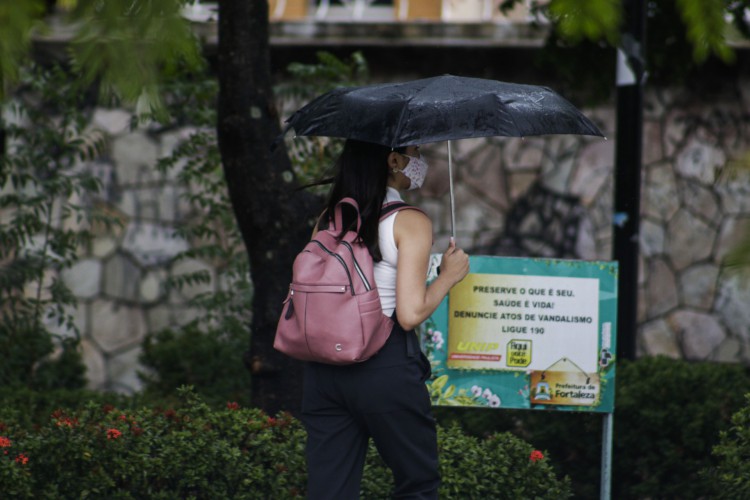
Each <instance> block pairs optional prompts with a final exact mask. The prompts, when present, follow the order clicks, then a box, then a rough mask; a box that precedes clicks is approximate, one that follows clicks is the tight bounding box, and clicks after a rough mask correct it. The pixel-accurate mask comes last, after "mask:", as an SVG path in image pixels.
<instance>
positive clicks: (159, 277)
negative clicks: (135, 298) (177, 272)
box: [139, 269, 167, 304]
mask: <svg viewBox="0 0 750 500" xmlns="http://www.w3.org/2000/svg"><path fill="white" fill-rule="evenodd" d="M166 279H167V274H166V272H165V271H163V270H161V269H154V270H151V271H149V272H147V273H146V275H145V276H144V277H143V279H142V280H141V283H140V287H139V294H140V300H141V302H143V303H146V304H150V303H153V302H157V301H158V300H160V299H162V298H164V296H165V293H166V290H165V282H166Z"/></svg>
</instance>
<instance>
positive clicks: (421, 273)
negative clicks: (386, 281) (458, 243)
mask: <svg viewBox="0 0 750 500" xmlns="http://www.w3.org/2000/svg"><path fill="white" fill-rule="evenodd" d="M393 233H394V238H395V240H396V247H397V248H398V268H397V274H396V315H397V316H398V322H399V323H400V324H401V326H402V327H403V328H404V329H405V330H411V329H412V328H415V327H416V326H418V325H419V324H421V323H422V322H423V321H424V320H425V319H427V318H428V317H429V316H430V315H431V314H432V313H433V312H434V311H435V309H437V307H438V305H440V302H441V301H442V300H443V298H444V297H445V296H446V294H447V293H448V291H449V290H450V289H451V287H453V285H455V284H456V283H458V282H459V281H461V280H462V279H463V278H464V276H466V274H467V273H468V272H469V257H468V256H467V255H466V254H465V253H464V251H463V250H461V249H459V248H456V247H455V245H454V244H453V243H451V246H449V247H448V250H446V252H445V253H444V254H443V261H442V263H441V265H440V268H441V272H440V275H439V276H438V277H437V278H436V279H435V280H434V281H433V282H432V283H431V284H430V286H429V287H428V286H427V285H426V283H425V282H426V278H427V265H428V261H429V258H430V251H431V249H432V222H431V221H430V219H429V218H428V217H427V216H425V215H424V214H423V213H421V212H418V211H416V210H404V211H402V212H399V214H398V216H397V218H396V222H395V224H394V229H393Z"/></svg>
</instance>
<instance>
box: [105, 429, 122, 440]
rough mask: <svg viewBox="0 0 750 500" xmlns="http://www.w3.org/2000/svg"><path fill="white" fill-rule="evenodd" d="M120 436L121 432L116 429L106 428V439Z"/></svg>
mask: <svg viewBox="0 0 750 500" xmlns="http://www.w3.org/2000/svg"><path fill="white" fill-rule="evenodd" d="M120 436H122V432H120V431H118V430H117V429H107V439H117V438H119V437H120Z"/></svg>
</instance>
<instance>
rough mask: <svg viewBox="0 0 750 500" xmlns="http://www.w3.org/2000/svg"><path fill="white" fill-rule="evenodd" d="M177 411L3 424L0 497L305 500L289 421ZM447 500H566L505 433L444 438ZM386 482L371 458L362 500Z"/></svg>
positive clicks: (195, 402)
mask: <svg viewBox="0 0 750 500" xmlns="http://www.w3.org/2000/svg"><path fill="white" fill-rule="evenodd" d="M180 397H181V400H182V402H181V404H180V405H179V406H178V407H176V408H175V409H164V408H160V407H156V406H152V407H141V408H140V409H131V410H122V409H118V408H116V407H114V406H112V405H109V404H102V403H101V401H96V402H91V403H89V404H87V405H86V406H85V407H84V408H82V409H77V410H66V409H57V410H54V411H53V412H52V413H51V415H50V416H48V417H47V418H46V419H45V421H44V422H43V423H41V424H39V425H32V426H29V425H26V423H24V424H19V423H17V422H15V421H14V420H13V417H12V415H10V414H9V413H5V414H4V415H3V416H2V417H0V418H1V419H2V420H0V450H3V451H2V454H0V491H3V492H4V493H10V494H11V495H12V497H13V498H36V497H41V498H89V497H93V498H122V499H124V498H155V499H162V498H170V499H171V498H196V499H200V498H211V499H213V498H252V499H255V498H257V499H268V498H296V497H303V496H304V494H305V488H306V486H305V483H306V472H305V462H304V443H305V432H304V429H303V428H302V426H301V424H300V423H299V422H298V421H297V420H295V419H294V418H292V417H291V416H290V415H288V414H281V415H279V416H277V417H275V418H274V417H269V416H268V415H266V414H264V413H263V412H262V411H260V410H256V409H245V408H240V407H239V405H237V404H236V403H227V404H226V405H225V406H224V407H222V408H220V409H212V408H211V407H210V406H209V405H207V404H206V403H204V402H203V401H202V400H201V399H200V398H199V397H198V396H197V395H195V393H193V392H192V391H190V390H188V389H181V391H180ZM438 444H439V448H440V460H441V462H440V467H441V473H442V476H443V484H442V487H441V497H442V498H467V497H471V498H478V497H487V498H493V499H504V498H508V499H511V498H512V499H515V498H550V499H553V498H554V499H560V498H568V497H569V496H570V488H569V484H568V481H567V480H566V479H563V480H560V479H558V478H557V477H556V476H555V474H554V472H553V469H552V466H551V464H550V463H549V460H548V459H547V458H544V457H543V456H542V455H541V452H539V451H537V450H534V449H533V448H532V447H531V445H529V444H527V443H524V442H523V441H521V440H520V439H518V438H516V437H514V436H512V435H510V434H499V435H493V436H491V437H489V438H483V439H479V438H475V437H470V436H466V435H465V434H463V433H462V432H461V431H460V430H459V429H458V427H456V426H451V427H449V428H447V429H443V428H441V429H439V440H438ZM392 487H393V483H392V478H391V474H390V471H388V469H387V468H386V467H385V466H384V464H383V463H382V461H381V460H380V458H379V457H378V456H377V453H376V452H375V450H374V447H372V446H371V447H370V450H369V453H368V460H367V464H366V467H365V474H364V479H363V482H362V497H363V498H386V497H388V496H389V495H390V491H391V489H392Z"/></svg>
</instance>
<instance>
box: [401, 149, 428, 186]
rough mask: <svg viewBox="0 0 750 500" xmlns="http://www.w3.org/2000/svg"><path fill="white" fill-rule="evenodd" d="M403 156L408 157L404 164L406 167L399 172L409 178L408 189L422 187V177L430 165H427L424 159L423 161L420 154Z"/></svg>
mask: <svg viewBox="0 0 750 500" xmlns="http://www.w3.org/2000/svg"><path fill="white" fill-rule="evenodd" d="M404 156H406V157H407V158H409V163H408V164H407V165H406V168H404V169H403V170H402V171H401V173H402V174H404V175H405V176H406V177H407V179H409V181H411V183H410V184H409V191H411V190H412V189H419V188H421V187H422V184H424V178H425V176H426V175H427V170H428V169H429V168H430V166H429V165H427V162H426V161H424V158H422V155H419V156H409V155H404Z"/></svg>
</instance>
